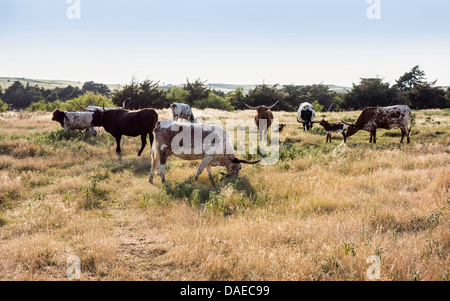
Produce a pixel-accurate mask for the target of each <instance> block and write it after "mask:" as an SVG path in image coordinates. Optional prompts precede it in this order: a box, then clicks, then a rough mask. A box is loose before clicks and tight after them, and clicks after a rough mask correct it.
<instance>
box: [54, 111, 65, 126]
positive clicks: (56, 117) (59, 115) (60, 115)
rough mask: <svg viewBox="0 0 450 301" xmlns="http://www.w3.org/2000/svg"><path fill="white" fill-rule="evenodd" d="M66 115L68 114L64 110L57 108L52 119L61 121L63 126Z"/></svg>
mask: <svg viewBox="0 0 450 301" xmlns="http://www.w3.org/2000/svg"><path fill="white" fill-rule="evenodd" d="M65 116H66V114H65V113H64V112H62V111H60V110H56V111H55V112H53V118H52V120H53V121H57V122H59V123H61V125H62V126H63V123H64V117H65Z"/></svg>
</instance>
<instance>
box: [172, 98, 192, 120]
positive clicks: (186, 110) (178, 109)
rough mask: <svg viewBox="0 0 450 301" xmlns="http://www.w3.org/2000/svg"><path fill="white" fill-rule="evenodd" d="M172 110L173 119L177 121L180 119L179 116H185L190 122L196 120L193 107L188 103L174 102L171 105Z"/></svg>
mask: <svg viewBox="0 0 450 301" xmlns="http://www.w3.org/2000/svg"><path fill="white" fill-rule="evenodd" d="M170 110H171V111H172V116H173V120H175V121H178V118H183V119H186V120H187V121H189V122H192V123H194V122H195V119H194V114H193V113H192V110H191V107H190V106H188V105H187V104H184V103H178V102H174V103H173V104H171V105H170Z"/></svg>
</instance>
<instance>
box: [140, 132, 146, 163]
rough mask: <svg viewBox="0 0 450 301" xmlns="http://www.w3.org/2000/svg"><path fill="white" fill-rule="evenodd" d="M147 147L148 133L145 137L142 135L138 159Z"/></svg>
mask: <svg viewBox="0 0 450 301" xmlns="http://www.w3.org/2000/svg"><path fill="white" fill-rule="evenodd" d="M146 145H147V133H145V134H144V135H141V149H140V150H139V153H138V157H140V156H141V154H142V152H143V151H144V148H145V146H146Z"/></svg>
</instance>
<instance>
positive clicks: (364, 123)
mask: <svg viewBox="0 0 450 301" xmlns="http://www.w3.org/2000/svg"><path fill="white" fill-rule="evenodd" d="M410 118H411V110H410V109H409V107H408V106H406V105H397V106H391V107H376V108H367V109H364V110H363V111H362V113H361V115H360V116H359V117H358V120H356V122H355V123H346V124H347V125H348V130H347V134H346V135H347V137H350V136H352V135H354V134H355V133H356V132H358V131H360V130H364V131H367V132H370V143H372V141H373V143H377V140H376V134H377V129H378V128H381V129H386V130H390V129H392V128H395V127H398V128H400V130H401V131H402V139H401V140H400V143H403V138H404V137H405V136H406V139H407V143H409V142H410V140H409V135H410V134H411V124H410ZM372 139H373V140H372Z"/></svg>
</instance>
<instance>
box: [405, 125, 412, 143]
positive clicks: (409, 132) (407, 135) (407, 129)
mask: <svg viewBox="0 0 450 301" xmlns="http://www.w3.org/2000/svg"><path fill="white" fill-rule="evenodd" d="M406 131H407V134H406V143H408V144H409V143H410V142H411V140H410V139H409V136H410V135H411V130H410V128H406Z"/></svg>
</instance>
